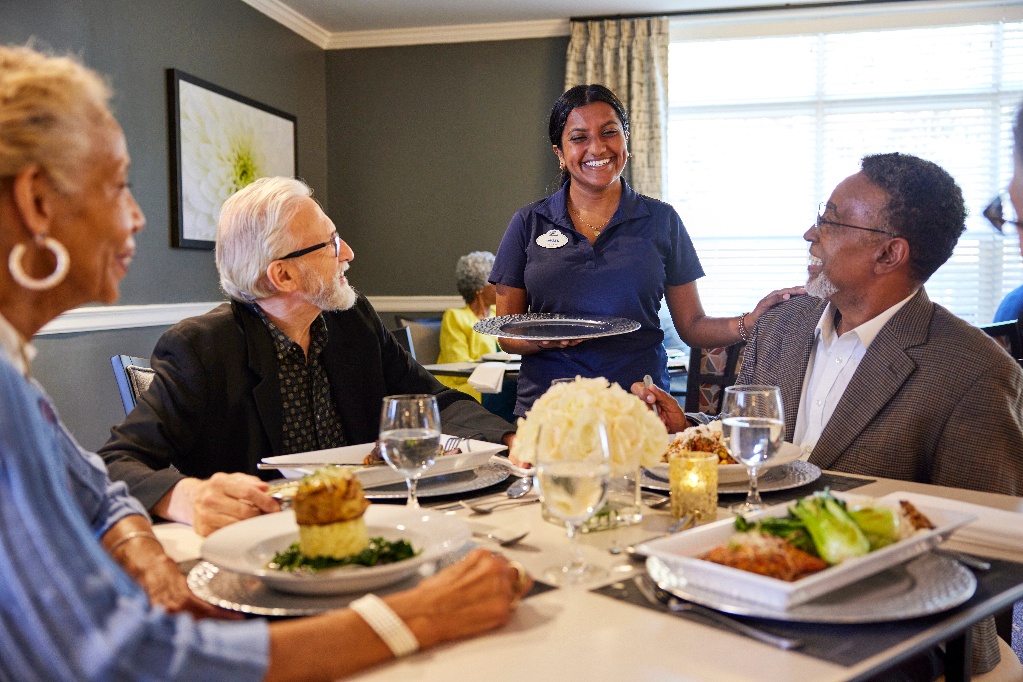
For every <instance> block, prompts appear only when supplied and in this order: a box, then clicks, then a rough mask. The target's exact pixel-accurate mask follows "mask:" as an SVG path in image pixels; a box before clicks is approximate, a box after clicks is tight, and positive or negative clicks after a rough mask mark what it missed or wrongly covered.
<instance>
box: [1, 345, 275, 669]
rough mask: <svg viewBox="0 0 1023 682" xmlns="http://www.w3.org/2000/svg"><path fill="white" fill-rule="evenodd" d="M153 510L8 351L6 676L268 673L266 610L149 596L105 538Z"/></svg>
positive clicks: (4, 365)
mask: <svg viewBox="0 0 1023 682" xmlns="http://www.w3.org/2000/svg"><path fill="white" fill-rule="evenodd" d="M131 514H145V511H144V510H143V509H142V507H141V505H140V504H139V502H138V501H137V500H135V499H134V498H133V497H131V496H129V495H128V492H127V488H126V487H125V486H124V484H123V483H111V482H110V480H109V478H108V477H107V475H106V469H105V468H104V466H103V463H102V461H101V460H100V458H99V457H97V456H96V455H95V454H93V453H90V452H86V451H85V450H83V449H82V448H81V447H80V446H79V445H78V443H76V442H75V440H74V438H72V436H71V435H70V434H69V433H68V431H67V430H66V429H65V428H64V426H63V424H61V423H60V420H59V418H58V417H57V413H56V411H55V410H54V408H53V404H52V403H51V402H50V400H49V398H48V397H47V396H46V395H45V393H44V392H43V391H42V389H41V388H40V387H39V385H38V384H36V383H35V382H32V381H29V380H27V379H25V377H23V376H22V375H21V374H19V372H18V371H17V369H15V367H14V366H13V365H12V364H11V363H10V361H9V359H8V357H7V356H6V354H5V353H0V680H17V681H18V682H28V681H31V680H157V679H159V680H163V679H167V680H171V679H181V680H200V679H202V680H210V679H215V680H217V681H218V682H230V681H233V680H254V679H261V678H262V677H263V675H264V674H265V672H266V666H267V659H268V656H269V631H268V628H267V625H266V623H265V622H264V621H262V620H250V621H244V622H224V621H215V620H202V621H197V620H195V619H193V618H192V617H191V616H190V615H188V614H178V615H170V614H168V613H167V612H166V611H164V610H163V609H162V608H161V607H151V606H150V604H149V599H148V597H147V596H146V594H145V592H143V590H142V589H141V588H140V587H139V585H138V584H137V583H135V582H134V581H133V580H132V579H131V578H130V577H128V575H127V574H125V573H124V571H122V570H121V568H120V566H118V565H117V563H116V562H114V561H113V560H112V559H111V558H110V556H109V555H108V554H107V553H106V552H105V551H104V550H103V548H102V547H101V546H100V544H99V538H100V537H102V535H103V534H104V533H105V532H106V531H107V530H108V529H109V528H110V527H111V526H112V525H114V524H115V523H117V521H119V520H120V519H122V518H124V517H125V516H128V515H131Z"/></svg>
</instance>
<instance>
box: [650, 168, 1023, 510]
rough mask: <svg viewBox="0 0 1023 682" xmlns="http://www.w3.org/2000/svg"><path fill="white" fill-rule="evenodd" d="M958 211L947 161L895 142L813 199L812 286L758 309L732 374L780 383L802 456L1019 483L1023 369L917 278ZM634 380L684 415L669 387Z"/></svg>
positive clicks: (1019, 491)
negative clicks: (897, 147)
mask: <svg viewBox="0 0 1023 682" xmlns="http://www.w3.org/2000/svg"><path fill="white" fill-rule="evenodd" d="M965 218H966V209H965V206H964V203H963V196H962V191H961V190H960V189H959V187H958V185H956V183H955V181H954V180H953V179H952V177H951V176H950V175H949V174H948V173H947V172H945V171H944V170H943V169H942V168H940V167H939V166H937V165H935V164H933V163H931V162H929V161H925V160H923V159H919V158H917V157H915V156H910V155H908V154H898V153H895V154H879V155H874V156H867V157H865V158H864V159H863V160H862V165H861V170H860V172H858V173H856V174H855V175H852V176H850V177H848V178H846V179H845V180H843V181H842V182H841V183H839V185H838V187H836V188H835V190H834V192H833V193H832V194H831V197H830V198H829V199H828V201H826V202H825V203H823V204H821V206H820V211H819V215H818V217H817V221H816V222H815V223H814V225H812V226H811V227H810V229H809V230H807V231H806V233H805V234H804V235H803V238H804V239H806V240H807V241H808V242H810V264H809V268H808V271H809V279H808V282H807V285H806V290H807V293H808V294H809V295H808V296H801V297H797V298H794V299H792V300H790V301H786V302H783V303H781V304H779V305H778V306H776V307H775V308H772V309H771V310H770V311H768V312H766V313H764V316H763V317H762V318H761V319H760V320H759V321H758V323H757V326H756V329H755V330H754V334H753V338H752V339H751V342H750V344H749V346H748V347H747V348H746V353H745V357H744V359H743V363H742V368H741V370H740V372H739V376H738V378H737V381H736V383H739V384H769V385H774V386H779V387H780V388H781V396H782V404H783V408H784V412H785V439H786V440H788V441H790V442H792V443H795V444H796V445H799V446H800V447H802V448H803V450H804V452H808V453H809V461H810V462H812V463H814V464H816V465H818V466H819V467H821V468H822V469H832V470H835V471H846V472H850V473H855V474H864V475H867V476H885V477H887V478H896V479H901V480H906V481H917V482H920V483H931V484H936V485H945V486H952V487H958V488H971V489H974V490H981V491H987V492H997V493H1005V494H1008V495H1023V425H1021V423H1023V372H1021V370H1020V367H1019V365H1018V364H1017V363H1016V361H1015V360H1013V358H1011V357H1010V356H1009V355H1008V353H1006V352H1005V351H1004V350H1003V349H1002V348H1001V347H1000V346H998V345H997V344H996V343H995V342H994V341H993V340H992V339H990V338H989V337H988V336H987V335H986V334H985V333H984V332H983V331H981V330H979V329H977V328H976V327H973V326H971V325H969V324H967V323H966V322H964V321H963V320H961V319H960V318H958V317H956V316H955V315H953V314H952V313H950V312H949V311H948V310H946V309H945V308H943V307H942V306H940V305H938V304H936V303H932V302H931V300H930V299H929V298H928V296H927V292H926V291H925V290H924V283H925V282H926V281H927V279H928V278H929V277H930V276H931V275H932V274H933V273H934V271H935V270H937V269H938V268H939V267H940V266H941V265H942V264H943V263H944V262H945V261H947V260H948V258H949V257H950V256H951V255H952V250H953V249H954V248H955V245H956V242H957V241H958V239H959V236H960V235H961V234H962V232H963V230H964V229H965ZM633 392H634V393H636V394H637V395H640V396H641V397H642V398H643V399H645V400H646V401H647V402H651V403H652V402H654V401H656V402H657V404H658V405H659V406H660V407H661V415H662V419H664V420H665V423H666V424H667V425H668V427H669V430H672V431H678V430H681V429H682V428H684V427H685V426H687V420H686V416H685V415H684V414H683V413H682V411H681V410H680V409H679V407H678V404H677V403H676V402H675V400H674V399H672V398H671V397H670V396H667V395H666V394H663V393H662V392H660V391H652V390H647V389H645V388H644V387H643V385H642V384H637V385H634V386H633ZM700 419H701V415H692V419H691V420H692V421H697V420H700Z"/></svg>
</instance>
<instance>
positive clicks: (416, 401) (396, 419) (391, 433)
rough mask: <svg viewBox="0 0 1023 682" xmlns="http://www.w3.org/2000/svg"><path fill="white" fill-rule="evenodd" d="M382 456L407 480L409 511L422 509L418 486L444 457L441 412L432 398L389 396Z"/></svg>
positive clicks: (383, 423) (382, 425)
mask: <svg viewBox="0 0 1023 682" xmlns="http://www.w3.org/2000/svg"><path fill="white" fill-rule="evenodd" d="M380 454H381V455H383V457H384V460H385V461H386V462H387V463H388V464H389V465H391V468H392V469H394V470H395V471H397V472H398V473H399V474H401V475H402V476H404V477H405V483H406V484H407V485H408V503H407V505H408V506H409V507H419V500H418V499H416V483H417V482H418V481H419V479H420V478H421V477H422V475H423V474H424V473H426V470H427V469H429V468H430V467H432V466H433V463H434V462H436V461H437V456H438V454H440V411H439V410H438V409H437V398H436V397H434V396H432V395H389V396H387V397H385V398H384V406H383V409H382V410H381V412H380Z"/></svg>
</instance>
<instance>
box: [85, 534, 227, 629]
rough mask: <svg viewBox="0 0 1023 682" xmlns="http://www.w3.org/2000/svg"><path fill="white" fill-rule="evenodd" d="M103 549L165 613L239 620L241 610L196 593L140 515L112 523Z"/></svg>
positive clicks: (104, 540)
mask: <svg viewBox="0 0 1023 682" xmlns="http://www.w3.org/2000/svg"><path fill="white" fill-rule="evenodd" d="M102 543H103V547H104V549H106V550H107V552H109V554H110V556H111V557H112V558H113V559H114V561H116V562H117V563H118V564H119V565H120V566H121V568H123V569H124V571H125V572H126V573H127V574H128V575H129V576H131V577H132V578H133V579H134V580H135V582H137V583H138V584H139V585H140V586H141V587H142V589H143V590H144V591H145V593H146V594H147V595H149V601H150V603H152V604H153V605H154V606H156V605H159V606H162V607H163V608H164V609H166V610H167V612H168V613H180V612H187V613H190V614H192V615H193V616H195V617H196V618H223V619H228V620H238V619H240V618H242V617H243V616H242V614H240V613H236V612H234V611H226V610H224V609H220V608H218V607H216V606H213V605H212V604H209V603H207V602H205V601H203V600H202V599H199V598H198V597H197V596H195V595H194V594H193V593H192V591H191V590H190V589H189V588H188V583H187V581H186V580H185V576H184V575H183V574H182V573H181V570H180V569H179V568H178V565H177V564H176V563H175V562H174V560H173V559H171V558H170V557H169V556H168V555H167V553H166V552H165V551H164V549H163V545H162V544H160V541H159V540H158V539H157V538H156V536H155V535H154V534H153V527H152V526H151V525H150V523H149V521H148V520H146V519H145V518H144V517H142V516H127V517H125V518H123V519H121V520H120V521H118V522H117V523H115V524H114V525H113V526H112V527H111V528H110V530H108V531H107V532H106V533H105V534H104V535H103V539H102Z"/></svg>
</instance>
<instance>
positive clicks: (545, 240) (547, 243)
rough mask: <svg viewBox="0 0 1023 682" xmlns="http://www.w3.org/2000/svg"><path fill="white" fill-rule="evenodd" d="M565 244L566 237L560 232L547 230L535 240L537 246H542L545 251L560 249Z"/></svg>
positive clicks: (566, 241)
mask: <svg viewBox="0 0 1023 682" xmlns="http://www.w3.org/2000/svg"><path fill="white" fill-rule="evenodd" d="M567 243H568V237H566V236H565V233H564V232H562V231H561V230H547V232H545V233H543V234H542V235H540V236H539V237H537V238H536V244H537V246H542V247H543V248H545V249H560V248H561V247H562V246H564V245H565V244H567Z"/></svg>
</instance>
